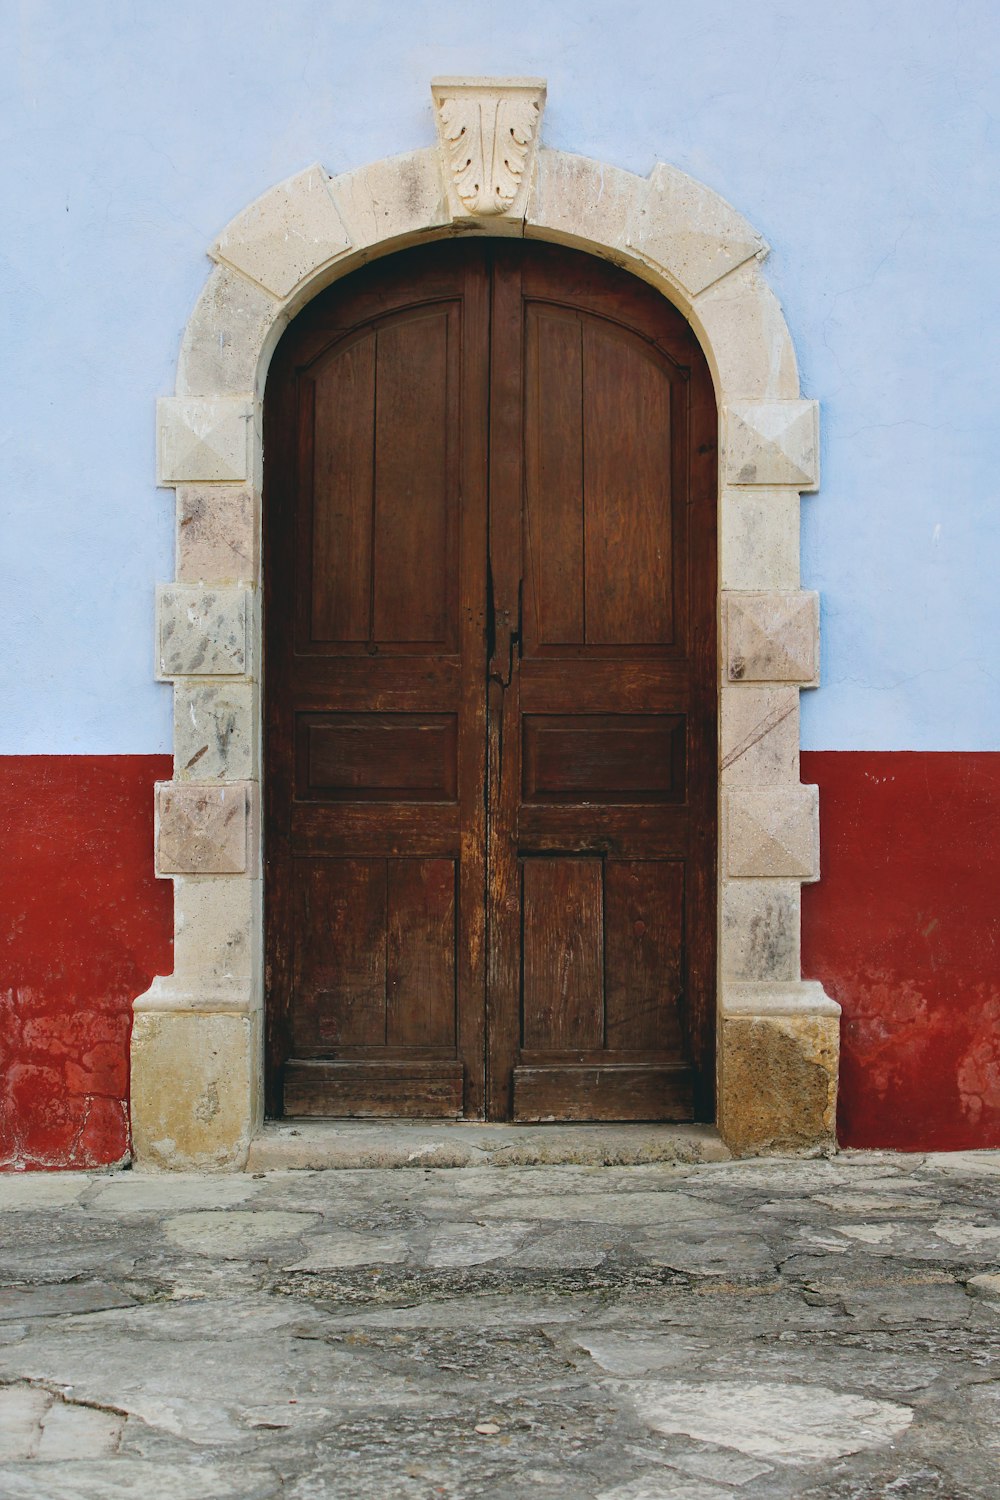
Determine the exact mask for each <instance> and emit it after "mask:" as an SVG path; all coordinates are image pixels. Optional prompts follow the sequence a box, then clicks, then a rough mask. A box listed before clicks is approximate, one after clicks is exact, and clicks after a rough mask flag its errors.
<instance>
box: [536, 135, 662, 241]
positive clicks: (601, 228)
mask: <svg viewBox="0 0 1000 1500" xmlns="http://www.w3.org/2000/svg"><path fill="white" fill-rule="evenodd" d="M648 186H649V185H648V183H647V182H646V180H645V179H644V178H642V177H637V176H636V175H635V173H634V172H625V171H622V169H621V168H620V167H608V166H605V165H604V164H603V163H602V162H598V161H591V159H590V157H588V156H573V155H571V154H570V153H569V152H566V151H539V153H538V164H537V168H536V177H535V183H534V187H533V189H532V192H531V195H530V197H529V199H528V208H527V213H526V215H525V221H524V233H525V235H526V236H527V237H528V238H532V237H533V235H534V237H536V238H539V239H546V240H555V241H557V242H559V243H561V244H566V245H580V246H582V247H584V248H588V247H589V248H590V249H592V250H594V251H595V252H596V253H597V254H598V255H603V256H605V257H606V258H607V257H610V255H611V254H612V253H613V252H614V250H615V249H617V248H621V249H622V250H624V249H625V248H626V246H627V243H628V224H629V220H630V218H631V217H632V216H633V215H634V214H635V213H637V212H638V205H639V204H640V203H641V202H642V200H643V199H644V198H645V195H646V192H647V189H648ZM543 230H544V233H541V231H543Z"/></svg>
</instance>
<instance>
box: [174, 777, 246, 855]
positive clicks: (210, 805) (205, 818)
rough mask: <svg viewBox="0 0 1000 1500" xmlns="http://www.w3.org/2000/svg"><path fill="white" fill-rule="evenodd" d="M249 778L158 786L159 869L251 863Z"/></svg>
mask: <svg viewBox="0 0 1000 1500" xmlns="http://www.w3.org/2000/svg"><path fill="white" fill-rule="evenodd" d="M252 791H253V788H252V787H251V785H250V784H249V783H248V782H245V781H243V782H230V783H228V784H227V785H225V786H179V785H177V784H176V783H175V782H171V781H161V782H158V783H157V786H156V812H157V819H156V822H157V831H156V870H157V874H159V875H240V874H244V873H245V872H247V871H248V870H249V867H250V809H251V795H252Z"/></svg>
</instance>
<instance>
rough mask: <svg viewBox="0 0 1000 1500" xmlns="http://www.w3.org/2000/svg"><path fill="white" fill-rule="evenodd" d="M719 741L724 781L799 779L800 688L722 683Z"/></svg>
mask: <svg viewBox="0 0 1000 1500" xmlns="http://www.w3.org/2000/svg"><path fill="white" fill-rule="evenodd" d="M720 740H721V757H722V760H721V767H722V769H721V780H722V784H723V786H745V787H755V786H775V785H778V784H780V783H783V782H784V783H787V782H797V781H798V779H799V690H798V688H797V687H756V686H753V685H751V684H747V686H745V687H724V688H723V689H722V711H721V725H720Z"/></svg>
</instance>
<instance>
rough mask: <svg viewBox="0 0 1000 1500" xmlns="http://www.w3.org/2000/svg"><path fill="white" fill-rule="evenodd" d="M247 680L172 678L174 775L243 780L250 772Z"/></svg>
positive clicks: (251, 689)
mask: <svg viewBox="0 0 1000 1500" xmlns="http://www.w3.org/2000/svg"><path fill="white" fill-rule="evenodd" d="M254 695H255V689H254V687H253V685H252V684H251V683H249V682H223V683H205V682H200V681H197V680H196V681H188V680H181V681H179V682H176V683H175V684H174V779H175V780H176V781H200V782H205V781H248V780H249V779H250V778H251V777H252V776H253V773H254V720H255V714H254Z"/></svg>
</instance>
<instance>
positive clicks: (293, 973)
mask: <svg viewBox="0 0 1000 1500" xmlns="http://www.w3.org/2000/svg"><path fill="white" fill-rule="evenodd" d="M714 443H715V407H714V400H713V396H712V390H711V383H710V379H709V376H708V370H707V367H706V365H705V361H704V359H703V357H702V355H701V353H700V350H699V349H698V346H697V343H696V341H695V339H694V336H693V334H692V333H691V330H690V329H689V327H688V326H687V324H686V323H685V322H684V320H683V319H682V318H681V317H680V315H679V314H678V313H677V312H676V311H675V310H674V309H673V308H672V307H670V306H669V304H667V303H666V302H665V301H664V300H663V299H662V298H661V297H659V296H658V295H657V294H656V293H654V292H653V291H652V290H651V289H650V288H648V287H646V286H644V285H643V284H642V283H640V282H637V281H635V280H634V279H633V278H631V277H629V276H627V275H625V274H624V273H622V272H620V271H618V270H615V269H613V268H611V267H608V266H606V265H603V264H602V263H600V262H597V261H594V260H592V259H591V258H589V257H586V256H583V255H580V254H578V253H576V252H572V251H567V250H562V249H557V248H556V247H552V246H544V245H538V244H531V243H510V242H499V241H496V242H494V241H484V240H479V241H466V242H464V243H450V244H442V245H435V246H428V247H425V248H423V249H421V250H418V251H411V252H406V253H405V254H403V255H400V256H395V257H391V258H390V259H388V260H386V261H384V262H380V263H377V264H375V265H372V266H370V267H368V268H366V269H365V270H364V271H362V272H359V273H357V274H356V275H354V276H352V277H350V278H349V279H348V280H347V281H346V282H344V283H343V284H342V285H340V286H337V287H334V288H332V289H331V290H330V291H329V292H327V293H325V294H323V295H322V296H321V297H320V298H317V299H316V301H315V302H314V303H312V304H311V305H310V307H309V308H308V309H307V310H306V312H305V313H303V314H302V315H301V316H300V318H299V319H298V320H297V321H296V323H295V324H294V325H293V326H292V328H291V329H290V330H289V333H288V334H287V335H286V337H285V339H284V340H283V341H282V344H281V346H280V347H279V350H278V353H277V355H276V356H275V361H274V364H273V366H272V372H271V376H270V378H269V383H268V393H267V399H266V403H265V464H266V483H265V560H266V561H265V572H266V576H265V634H266V659H265V697H266V755H265V760H266V798H267V800H266V861H265V884H266V893H265V900H266V911H267V965H268V969H267V975H268V977H267V985H268V999H267V1016H268V1048H269V1094H268V1105H269V1109H270V1110H271V1112H273V1113H280V1112H281V1111H282V1110H283V1109H284V1111H285V1112H288V1113H295V1112H299V1113H333V1114H373V1113H374V1114H378V1113H383V1114H420V1113H426V1114H444V1115H448V1114H452V1115H453V1114H456V1113H465V1114H466V1115H467V1116H470V1117H477V1116H479V1117H481V1116H482V1115H484V1114H485V1115H486V1116H487V1117H489V1118H496V1119H510V1118H515V1119H547V1118H557V1119H678V1118H691V1117H692V1113H696V1114H697V1115H698V1116H699V1117H702V1118H708V1117H710V1111H711V1075H712V1068H713V1057H714V1044H713V1037H712V1025H711V1013H712V1002H713V998H714V924H715V904H714V903H715V874H714V860H715V821H716V814H715V796H716V790H715V760H716V750H715V694H716V684H715V550H714V547H715V543H714V512H715V451H714Z"/></svg>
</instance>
